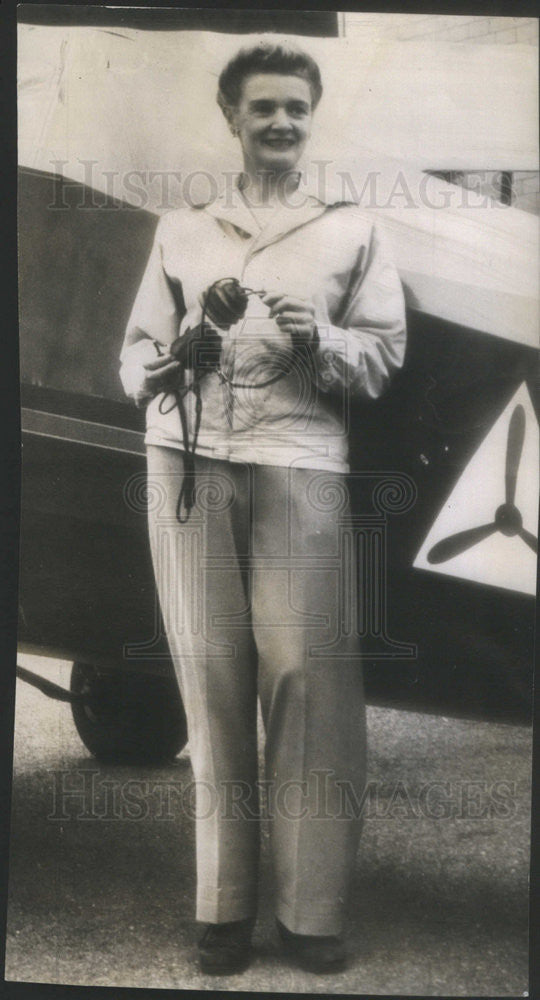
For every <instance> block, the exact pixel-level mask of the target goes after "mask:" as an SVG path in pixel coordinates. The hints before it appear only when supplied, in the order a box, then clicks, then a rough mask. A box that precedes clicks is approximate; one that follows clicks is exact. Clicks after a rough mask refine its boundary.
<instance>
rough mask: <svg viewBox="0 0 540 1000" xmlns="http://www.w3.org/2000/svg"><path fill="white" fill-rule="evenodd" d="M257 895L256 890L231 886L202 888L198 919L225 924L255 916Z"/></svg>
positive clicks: (202, 921) (198, 896)
mask: <svg viewBox="0 0 540 1000" xmlns="http://www.w3.org/2000/svg"><path fill="white" fill-rule="evenodd" d="M256 912H257V896H256V894H255V893H254V892H249V891H246V890H245V889H241V888H237V887H235V886H230V887H227V888H222V889H214V888H211V889H210V888H207V889H204V888H201V889H199V890H198V892H197V913H196V919H197V920H199V921H200V922H201V923H204V924H224V923H229V922H231V921H233V920H247V919H248V918H249V917H255V915H256Z"/></svg>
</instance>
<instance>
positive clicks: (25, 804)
mask: <svg viewBox="0 0 540 1000" xmlns="http://www.w3.org/2000/svg"><path fill="white" fill-rule="evenodd" d="M20 662H21V664H24V665H26V666H29V667H30V668H31V669H32V667H34V669H36V670H37V672H39V673H42V674H44V675H46V676H48V677H50V678H51V679H52V680H56V681H58V682H60V683H67V680H68V677H69V666H68V665H67V664H65V663H62V662H60V661H54V660H44V659H40V660H39V663H38V662H37V658H34V657H29V656H27V657H20ZM368 724H369V734H370V765H369V779H370V782H371V784H370V793H369V796H368V798H367V800H366V806H365V813H364V815H365V825H364V835H363V838H362V844H361V849H360V852H359V855H358V860H357V866H356V872H355V877H354V883H353V887H352V908H351V924H350V934H349V944H350V947H351V951H352V955H353V958H352V962H351V965H350V968H349V969H347V971H346V972H343V973H341V974H339V975H335V976H333V977H331V979H329V977H318V976H315V975H312V974H308V973H304V972H301V971H299V970H297V969H295V968H294V967H292V966H291V965H290V964H288V963H287V962H286V960H285V959H284V958H283V956H282V955H281V954H280V951H279V947H278V943H277V940H276V937H275V932H274V929H273V916H272V901H271V879H270V870H269V857H268V836H267V834H266V832H265V835H264V836H263V853H262V893H261V906H260V917H259V922H258V925H257V929H256V935H255V940H254V944H255V947H256V958H255V961H254V963H253V965H252V967H251V968H250V969H249V970H248V971H247V972H245V973H244V974H243V975H241V976H230V977H223V978H220V979H219V980H216V979H213V978H210V977H206V976H202V975H200V974H199V972H198V969H197V964H196V958H195V952H194V942H195V940H196V935H197V932H198V928H197V927H196V926H194V925H193V923H192V913H193V905H194V903H193V901H194V891H195V872H194V842H193V832H194V831H193V821H192V819H191V818H190V816H189V815H186V810H181V809H178V808H177V809H175V808H174V803H175V802H177V801H178V800H177V798H175V797H174V796H173V798H171V803H172V804H171V808H169V809H168V808H167V801H166V797H165V791H164V790H165V789H167V788H171V787H173V783H174V787H175V788H178V787H179V784H180V785H181V786H183V787H185V786H186V785H187V784H189V781H190V779H191V771H190V764H189V758H188V756H187V755H183V756H180V757H179V758H177V760H176V761H175V762H174V764H172V765H170V766H168V767H161V768H150V767H147V768H145V767H141V766H133V767H120V766H112V765H111V766H104V765H99V764H97V763H96V761H95V760H93V759H92V758H91V757H90V756H89V755H88V753H87V751H86V750H85V748H84V747H83V745H82V744H81V742H80V740H79V738H78V736H77V733H76V731H75V728H74V725H73V722H72V720H71V713H70V709H69V706H67V705H65V704H60V703H57V702H53V701H50V700H49V699H47V698H45V697H44V696H43V695H42V694H40V693H39V692H38V691H36V690H35V689H33V688H31V687H29V686H28V685H26V684H24V683H19V684H18V688H17V706H16V735H15V768H14V782H13V804H12V848H11V859H10V893H9V896H10V899H9V914H8V942H7V961H6V978H7V979H9V980H17V981H26V982H28V981H30V982H47V983H68V984H79V985H92V986H128V987H161V988H176V989H190V988H191V989H202V990H205V989H206V990H215V989H217V988H219V989H224V990H245V991H249V992H254V991H267V992H269V993H273V994H280V993H288V992H297V993H301V992H307V993H318V992H321V993H337V994H340V993H352V994H354V993H363V994H390V995H392V994H394V995H395V994H411V995H419V994H420V995H427V996H430V995H433V996H445V997H448V996H461V995H477V996H490V997H503V996H516V995H521V994H526V990H527V988H528V987H527V981H528V976H527V966H528V946H527V930H528V928H527V910H528V858H529V821H530V814H529V799H530V762H531V758H530V754H531V733H530V731H529V730H528V729H525V728H517V727H510V726H504V725H491V724H487V723H486V724H483V723H482V724H480V723H476V722H458V721H455V720H452V719H447V718H436V717H433V716H423V715H416V714H412V713H406V712H396V711H391V710H385V709H379V708H377V709H376V708H370V709H369V716H368ZM92 772H93V775H92ZM92 780H93V782H94V786H93V792H92V793H90V791H89V789H90V783H91V781H92ZM61 781H63V782H64V788H66V789H67V788H75V789H79V791H80V790H81V789H82V787H83V784H84V783H86V788H87V790H88V794H87V799H86V800H85V801H83V799H82V797H81V796H79V797H77V796H72V797H66V796H64V798H63V799H62V798H61V797H60V796H59V795H58V791H59V789H60V787H61V785H60V783H61ZM129 795H131V798H129Z"/></svg>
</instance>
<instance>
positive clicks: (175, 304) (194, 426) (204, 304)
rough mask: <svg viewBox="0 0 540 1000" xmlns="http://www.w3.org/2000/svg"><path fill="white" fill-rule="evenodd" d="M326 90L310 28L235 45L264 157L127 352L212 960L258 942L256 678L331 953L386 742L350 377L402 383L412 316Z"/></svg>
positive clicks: (312, 920)
mask: <svg viewBox="0 0 540 1000" xmlns="http://www.w3.org/2000/svg"><path fill="white" fill-rule="evenodd" d="M321 93H322V86H321V80H320V74H319V70H318V67H317V65H316V64H315V62H314V61H313V59H312V58H311V57H309V56H308V55H306V54H304V53H303V52H300V51H299V50H297V49H293V48H289V47H288V46H283V45H275V44H272V43H271V42H264V43H263V44H260V45H257V46H255V47H254V48H251V49H248V50H242V51H240V52H239V53H238V55H236V56H235V58H234V59H232V61H231V62H230V63H229V64H228V65H227V66H226V67H225V69H224V70H223V72H222V74H221V76H220V79H219V93H218V102H219V105H220V107H221V109H222V111H223V113H224V115H225V117H226V120H227V122H228V125H229V127H230V129H231V132H232V134H233V135H234V136H236V137H237V138H238V140H239V143H240V146H241V149H242V154H243V171H242V172H241V174H240V175H239V177H238V180H237V183H236V184H235V185H230V184H229V185H228V186H227V188H226V190H224V192H223V193H222V194H220V196H219V197H218V198H216V199H214V201H212V202H209V203H208V204H205V205H202V206H195V207H190V208H184V209H180V210H177V211H173V212H170V213H168V214H167V215H165V216H164V217H162V218H161V219H160V222H159V224H158V227H157V233H156V238H155V243H154V247H153V249H152V253H151V256H150V260H149V262H148V266H147V269H146V272H145V274H144V277H143V280H142V284H141V287H140V290H139V293H138V295H137V298H136V301H135V305H134V308H133V311H132V315H131V317H130V320H129V324H128V329H127V333H126V339H125V343H124V347H123V351H122V369H121V375H122V380H123V383H124V386H125V389H126V391H127V393H128V394H129V395H131V396H132V397H133V398H134V399H135V401H136V402H137V403H138V404H139V405H146V404H147V435H146V443H147V451H148V476H149V496H150V501H151V502H150V503H149V521H150V539H151V546H152V554H153V560H154V568H155V573H156V582H157V587H158V592H159V596H160V602H161V607H162V612H163V617H164V621H165V625H166V629H167V635H168V641H169V646H170V650H171V655H172V658H173V661H174V664H175V668H176V671H177V675H178V680H179V684H180V689H181V692H182V696H183V700H184V705H185V709H186V714H187V719H188V729H189V740H190V748H191V755H192V763H193V770H194V777H195V781H196V788H197V796H196V797H197V820H196V845H197V918H198V919H199V920H200V921H203V922H204V923H206V924H207V928H206V931H205V933H204V934H203V937H202V939H201V941H200V942H199V959H200V965H201V968H202V970H203V971H206V972H212V973H225V972H232V971H238V970H240V969H241V968H244V967H245V966H246V965H247V963H248V961H249V957H250V939H251V933H252V929H253V924H254V920H255V914H256V896H257V864H258V846H259V822H258V815H259V805H258V801H259V795H258V793H259V792H260V791H261V786H260V783H258V770H257V698H259V699H260V703H261V709H262V716H263V720H264V726H265V735H266V744H265V760H266V783H265V786H264V791H265V794H266V798H267V802H266V806H267V811H268V815H269V817H270V824H271V844H272V857H273V864H274V877H275V887H276V904H275V905H276V916H277V926H278V931H279V935H280V938H281V941H282V944H283V946H284V948H285V949H286V951H287V952H288V953H289V954H290V955H292V956H293V957H294V958H295V959H296V960H297V962H298V963H299V964H300V965H302V966H303V967H307V968H310V969H315V970H318V971H329V970H331V969H335V968H336V967H338V966H339V965H342V964H343V963H344V961H345V958H346V953H345V949H344V944H343V921H344V908H345V904H346V897H347V889H348V886H349V882H350V876H351V871H352V866H353V864H354V859H355V855H356V850H357V845H358V837H359V823H360V821H359V818H358V816H357V815H355V814H354V810H353V811H351V810H350V809H349V810H347V809H346V808H345V809H344V804H345V805H346V804H347V803H350V801H351V799H352V797H353V796H356V799H357V800H360V799H361V795H362V789H363V786H364V763H365V740H364V701H363V691H362V678H361V666H360V659H359V656H360V654H359V650H358V646H357V640H356V637H355V636H354V635H353V634H351V630H350V629H348V628H347V627H346V625H347V621H348V616H347V607H346V600H347V591H346V590H345V592H343V587H342V584H341V581H342V579H343V565H342V564H343V558H344V557H343V555H342V553H343V552H344V550H345V548H346V546H344V541H343V540H344V538H345V537H346V535H347V524H348V505H347V504H348V501H347V494H346V486H345V474H346V473H347V471H348V465H347V439H346V438H347V435H346V431H347V399H348V396H349V395H350V394H354V395H357V396H360V397H364V398H374V397H377V396H378V395H380V393H381V392H382V390H383V389H384V387H385V386H386V384H387V382H388V380H389V378H390V376H391V374H392V372H393V371H394V370H395V369H397V368H399V367H400V366H401V364H402V361H403V354H404V347H405V326H404V306H403V297H402V291H401V286H400V283H399V279H398V277H397V274H396V272H395V269H394V268H393V266H392V264H391V263H390V262H389V260H388V258H387V256H386V255H385V253H384V250H383V248H382V246H381V241H380V236H379V234H378V232H377V231H376V228H375V226H374V224H373V221H372V220H371V219H370V218H367V217H366V216H365V215H364V214H363V213H362V212H361V211H360V210H359V208H358V206H357V205H355V204H354V203H352V202H350V201H349V202H347V201H343V198H341V199H339V198H337V197H332V196H331V195H330V194H329V193H328V192H321V191H317V193H316V194H315V193H313V192H312V191H311V190H310V189H309V187H307V188H306V185H305V183H304V178H303V176H302V174H301V171H300V169H299V161H300V158H301V156H302V154H303V152H304V148H305V146H306V143H307V140H308V139H309V135H310V131H311V123H312V114H313V112H314V110H315V108H316V106H317V103H318V101H319V99H320V96H321ZM228 278H232V279H236V282H226V281H224V279H228ZM240 286H241V287H240ZM242 288H243V289H246V288H247V289H248V291H242ZM178 336H179V338H180V339H177V338H178ZM194 343H195V346H197V344H199V347H200V353H199V354H198V355H197V354H193V353H191V354H190V353H189V351H187V346H190V347H192V346H193V344H194ZM201 344H202V347H201ZM205 345H206V362H205V357H204V355H205ZM171 348H172V349H171ZM205 364H206V367H205ZM349 572H350V566H349ZM340 593H343V597H341V598H340ZM344 605H345V606H344ZM345 789H347V791H348V794H344V790H345ZM321 796H322V797H321ZM349 813H350V814H349Z"/></svg>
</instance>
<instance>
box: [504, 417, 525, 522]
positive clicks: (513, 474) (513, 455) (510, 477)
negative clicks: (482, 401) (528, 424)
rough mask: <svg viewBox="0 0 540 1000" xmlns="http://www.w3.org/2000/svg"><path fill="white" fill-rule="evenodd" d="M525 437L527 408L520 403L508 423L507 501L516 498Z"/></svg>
mask: <svg viewBox="0 0 540 1000" xmlns="http://www.w3.org/2000/svg"><path fill="white" fill-rule="evenodd" d="M524 439H525V410H524V408H523V407H522V406H521V404H519V405H518V406H516V408H515V410H514V412H513V414H512V416H511V418H510V423H509V425H508V441H507V444H506V476H505V483H506V502H507V504H512V505H513V504H514V501H515V498H516V482H517V475H518V469H519V463H520V460H521V452H522V450H523V441H524Z"/></svg>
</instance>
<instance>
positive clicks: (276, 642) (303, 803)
mask: <svg viewBox="0 0 540 1000" xmlns="http://www.w3.org/2000/svg"><path fill="white" fill-rule="evenodd" d="M195 462H196V474H197V480H196V482H197V487H196V497H197V500H196V505H195V507H194V508H193V510H192V512H191V515H190V517H189V520H188V521H187V523H185V524H180V523H179V522H178V520H177V518H176V503H177V498H178V494H179V491H180V488H181V485H182V480H183V459H182V452H181V451H179V450H177V449H172V448H165V447H158V446H148V496H149V505H148V506H149V528H150V541H151V548H152V558H153V562H154V570H155V576H156V583H157V589H158V593H159V599H160V604H161V610H162V616H163V620H164V623H165V628H166V632H167V638H168V643H169V647H170V652H171V656H172V659H173V662H174V666H175V670H176V673H177V677H178V682H179V686H180V691H181V694H182V698H183V702H184V707H185V711H186V716H187V721H188V734H189V744H190V750H191V758H192V765H193V772H194V784H195V790H196V794H195V799H196V805H195V814H196V821H195V824H196V856H197V913H196V916H197V919H199V920H201V921H204V922H209V923H220V922H226V921H233V920H242V919H244V918H247V917H252V916H254V915H255V911H256V905H257V881H258V858H259V831H260V812H261V803H262V805H263V806H264V809H263V811H264V814H265V815H266V816H267V817H268V821H269V828H270V838H271V851H272V859H273V871H274V881H275V893H276V899H275V907H276V915H277V916H278V917H279V919H280V920H281V922H282V923H283V924H285V926H286V927H288V928H289V930H291V931H293V932H296V933H300V934H315V935H318V934H320V935H325V934H336V933H340V932H341V931H342V929H343V921H344V913H345V907H346V901H347V896H348V889H349V886H350V880H351V873H352V868H353V865H354V861H355V857H356V853H357V848H358V840H359V835H360V826H361V815H360V813H359V810H358V809H357V808H351V803H353V804H357V803H359V802H361V799H362V792H363V789H364V783H365V707H364V696H363V684H362V673H361V663H360V658H359V650H358V642H357V637H356V636H355V635H354V634H353V632H352V631H351V628H350V622H351V621H355V620H356V616H355V615H354V614H352V613H349V609H348V607H347V602H348V598H349V589H348V588H347V584H346V581H347V579H349V580H350V578H351V577H350V574H351V572H353V573H354V566H353V565H352V560H353V558H354V556H353V551H352V549H353V547H352V546H351V545H349V544H348V543H347V538H348V537H350V536H349V535H348V533H347V526H348V523H349V522H348V518H349V512H348V499H347V492H346V484H345V478H344V477H343V476H341V475H339V474H336V473H331V472H330V473H329V472H320V471H318V470H314V469H289V468H282V467H278V466H265V465H245V466H244V465H241V464H239V463H229V462H224V461H217V460H215V459H205V458H201V457H199V456H196V458H195ZM344 561H346V562H347V567H346V572H344ZM352 591H356V587H353V588H352ZM258 698H259V699H260V704H261V709H262V717H263V722H264V728H265V775H264V776H262V775H259V772H258V755H257V699H258Z"/></svg>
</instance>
